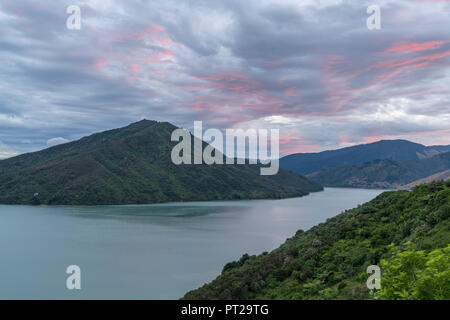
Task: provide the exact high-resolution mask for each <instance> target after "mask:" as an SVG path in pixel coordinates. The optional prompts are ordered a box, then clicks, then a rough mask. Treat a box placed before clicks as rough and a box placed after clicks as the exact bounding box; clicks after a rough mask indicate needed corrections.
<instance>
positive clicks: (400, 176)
mask: <svg viewBox="0 0 450 320" xmlns="http://www.w3.org/2000/svg"><path fill="white" fill-rule="evenodd" d="M448 169H450V152H447V153H441V154H439V155H436V156H434V157H430V158H427V159H422V160H403V161H399V160H392V159H383V160H375V161H371V162H366V163H362V164H356V165H343V166H337V167H333V168H330V169H326V170H323V171H321V172H319V173H317V174H311V175H308V177H309V178H310V179H312V180H313V181H316V182H318V183H320V184H322V185H324V186H328V187H355V188H397V187H399V186H401V185H404V184H408V183H410V182H413V181H415V180H418V179H421V178H424V177H427V176H430V175H432V174H435V173H437V172H442V171H445V170H448Z"/></svg>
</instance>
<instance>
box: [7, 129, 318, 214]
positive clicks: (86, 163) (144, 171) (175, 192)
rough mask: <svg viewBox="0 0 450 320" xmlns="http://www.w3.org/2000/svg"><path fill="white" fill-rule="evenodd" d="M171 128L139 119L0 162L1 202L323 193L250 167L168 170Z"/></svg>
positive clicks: (290, 176) (296, 178)
mask: <svg viewBox="0 0 450 320" xmlns="http://www.w3.org/2000/svg"><path fill="white" fill-rule="evenodd" d="M174 129H176V127H175V126H173V125H171V124H170V123H167V122H163V123H161V122H156V121H148V120H143V121H140V122H137V123H134V124H131V125H129V126H127V127H124V128H120V129H115V130H110V131H105V132H101V133H97V134H94V135H91V136H89V137H85V138H82V139H80V140H78V141H74V142H71V143H67V144H63V145H58V146H55V147H52V148H48V149H45V150H42V151H39V152H34V153H28V154H24V155H20V156H17V157H14V158H10V159H7V160H2V161H0V203H3V204H49V205H100V204H132V203H136V204H137V203H154V202H167V201H191V200H221V199H257V198H285V197H294V196H302V195H306V194H308V192H312V191H319V190H322V187H321V186H320V185H318V184H316V183H313V182H311V181H309V180H308V179H306V178H305V177H303V176H301V175H299V174H296V173H293V172H287V171H285V170H281V169H280V171H279V173H278V174H277V175H274V176H261V175H260V173H259V167H258V166H256V165H211V166H208V165H179V166H177V165H174V164H173V163H172V161H171V158H170V154H171V151H172V148H173V146H174V145H175V144H177V142H171V134H172V132H173V130H174Z"/></svg>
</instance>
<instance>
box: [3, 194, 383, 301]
mask: <svg viewBox="0 0 450 320" xmlns="http://www.w3.org/2000/svg"><path fill="white" fill-rule="evenodd" d="M380 192H381V191H379V190H361V189H339V188H328V189H326V190H325V191H324V192H318V193H313V194H311V195H309V196H306V197H302V198H291V199H284V200H255V201H222V202H219V201H214V202H188V203H168V204H155V205H127V206H79V207H66V206H58V207H43V206H42V207H29V206H2V205H0V258H1V260H0V298H3V299H5V298H27V299H28V298H29V299H37V298H39V299H47V298H59V299H78V298H84V299H92V298H104V299H119V298H120V299H128V298H130V299H177V298H179V297H181V296H183V295H184V293H185V292H186V291H188V290H191V289H194V288H197V287H199V286H201V285H203V284H204V283H205V282H208V281H211V280H212V279H214V278H215V277H216V276H217V275H218V274H219V273H220V271H221V269H222V267H223V265H224V264H225V263H226V262H229V261H231V260H236V259H238V258H239V257H240V256H241V255H242V254H243V253H249V254H258V253H261V252H263V251H269V250H272V249H274V248H276V247H278V246H279V245H280V244H281V243H283V242H284V241H285V239H286V238H288V237H291V236H292V235H293V234H294V233H295V232H296V231H297V230H298V229H304V230H306V229H309V228H310V227H312V226H313V225H316V224H318V223H320V222H324V221H325V220H326V219H327V218H329V217H332V216H335V215H336V214H338V213H340V212H341V211H343V210H345V209H349V208H353V207H355V206H356V205H358V204H360V203H363V202H366V201H368V200H370V199H372V198H374V197H375V196H376V195H378V194H379V193H380ZM71 264H76V265H79V266H80V267H81V273H82V289H81V290H79V291H76V290H74V291H69V290H67V289H66V287H65V280H66V277H67V275H66V274H65V270H66V268H67V266H68V265H71Z"/></svg>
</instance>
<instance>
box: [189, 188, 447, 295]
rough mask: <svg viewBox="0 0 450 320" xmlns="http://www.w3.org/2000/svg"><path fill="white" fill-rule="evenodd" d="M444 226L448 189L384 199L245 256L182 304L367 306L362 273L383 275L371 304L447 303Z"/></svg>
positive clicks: (422, 190)
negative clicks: (343, 302)
mask: <svg viewBox="0 0 450 320" xmlns="http://www.w3.org/2000/svg"><path fill="white" fill-rule="evenodd" d="M449 218H450V181H447V182H445V183H444V182H442V181H440V182H435V183H432V184H429V185H427V184H424V185H421V186H418V187H416V188H415V189H414V190H413V191H410V192H409V191H387V192H384V193H382V194H380V195H379V196H378V197H376V198H375V199H373V200H371V201H370V202H367V203H365V204H363V205H361V206H358V207H357V208H354V209H351V210H347V211H345V212H343V213H341V214H339V215H337V216H336V217H333V218H330V219H328V220H327V221H326V222H325V223H321V224H319V225H318V226H315V227H313V228H311V229H309V230H308V231H306V232H305V231H303V230H298V231H297V233H296V234H295V235H294V236H293V237H292V238H290V239H287V240H286V242H285V243H284V244H283V245H281V246H280V247H279V248H278V249H275V250H273V251H272V252H270V253H267V252H266V253H263V254H261V255H258V256H249V255H248V254H244V255H243V256H242V257H241V258H240V259H239V260H238V261H234V262H230V263H228V264H226V265H225V267H224V268H223V271H222V274H221V275H220V276H218V277H217V278H216V279H215V280H213V281H212V282H211V283H208V284H205V285H204V286H203V287H201V288H199V289H196V290H193V291H190V292H188V293H187V294H186V295H185V296H184V299H258V300H259V299H263V300H264V299H269V300H271V299H368V298H370V295H369V290H368V288H367V287H366V281H367V279H368V274H367V273H366V270H367V267H368V266H369V265H378V266H381V268H382V270H381V272H382V273H381V276H382V278H381V286H382V288H381V289H382V290H381V291H380V292H379V293H378V297H381V298H383V299H411V298H413V299H450V281H449V279H450V278H449V277H448V276H449V271H448V270H449V268H450V257H449V254H450V247H447V246H448V245H449V244H450V219H449ZM408 242H412V243H408ZM391 244H392V245H394V246H396V248H391ZM445 247H447V248H446V249H442V248H445ZM402 248H403V249H402ZM399 249H402V250H405V249H406V251H405V252H404V253H398V251H397V250H399ZM417 250H423V252H422V251H417ZM430 251H432V253H428V252H430ZM445 252H446V253H445ZM427 260H428V262H427ZM416 261H417V262H416Z"/></svg>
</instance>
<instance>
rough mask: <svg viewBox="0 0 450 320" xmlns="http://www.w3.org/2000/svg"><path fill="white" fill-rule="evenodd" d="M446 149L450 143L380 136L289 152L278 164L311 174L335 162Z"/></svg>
mask: <svg viewBox="0 0 450 320" xmlns="http://www.w3.org/2000/svg"><path fill="white" fill-rule="evenodd" d="M449 151H450V146H430V147H427V146H424V145H421V144H418V143H414V142H410V141H407V140H381V141H377V142H374V143H369V144H361V145H356V146H352V147H347V148H342V149H337V150H327V151H322V152H319V153H296V154H291V155H288V156H285V157H283V158H281V159H280V166H281V168H284V169H287V170H291V171H295V172H298V173H300V174H310V173H314V172H318V171H322V170H325V169H328V168H332V167H335V166H342V165H353V164H361V163H364V162H370V161H374V160H377V159H393V160H401V161H402V160H418V159H425V158H429V157H432V156H434V155H437V154H439V153H444V152H449Z"/></svg>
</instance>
